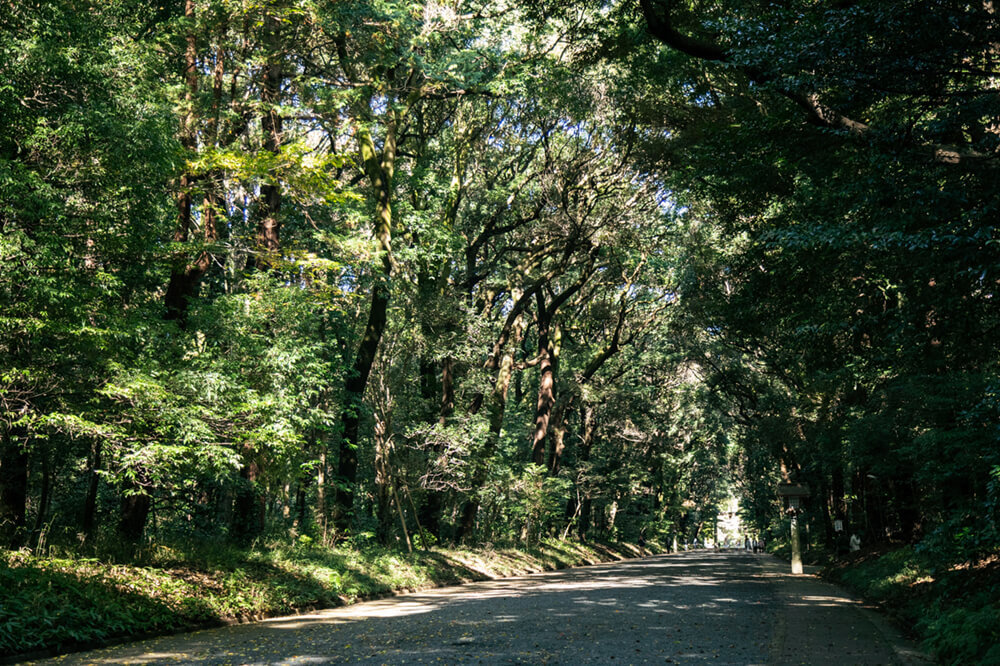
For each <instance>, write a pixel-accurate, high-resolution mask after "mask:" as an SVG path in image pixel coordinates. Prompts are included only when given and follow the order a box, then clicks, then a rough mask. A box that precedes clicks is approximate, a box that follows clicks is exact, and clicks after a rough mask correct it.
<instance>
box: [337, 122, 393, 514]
mask: <svg viewBox="0 0 1000 666" xmlns="http://www.w3.org/2000/svg"><path fill="white" fill-rule="evenodd" d="M393 113H394V114H399V113H400V112H398V111H395V112H393ZM396 126H397V120H395V119H394V120H393V121H392V122H390V123H389V126H388V128H387V131H386V138H385V143H384V145H383V148H382V154H381V159H380V158H379V155H378V152H377V151H376V149H375V144H374V142H373V141H372V137H371V133H370V132H369V131H368V130H367V129H365V128H363V127H361V128H358V130H357V132H356V138H357V142H358V147H359V149H360V150H359V152H360V153H361V159H362V163H363V164H364V167H365V172H366V174H367V175H368V179H369V182H370V183H371V186H372V190H373V193H374V195H375V240H376V242H377V243H378V248H379V252H380V253H381V255H382V261H381V273H380V274H376V276H375V285H374V287H373V288H372V300H371V306H370V308H369V310H368V321H367V323H366V324H365V330H364V334H363V335H362V336H361V344H360V345H359V347H358V351H357V353H356V354H355V355H354V364H353V367H352V368H351V370H350V372H348V374H347V378H346V380H345V382H344V408H343V412H342V416H341V441H340V459H339V461H338V465H337V476H338V477H339V483H338V484H337V495H336V508H335V513H334V523H335V525H336V526H337V529H338V530H340V531H341V532H346V531H347V530H348V529H349V528H350V525H351V520H352V518H353V513H354V485H355V483H356V482H357V475H358V450H357V449H358V434H359V430H360V427H361V405H362V399H363V398H364V393H365V387H367V386H368V377H369V375H370V374H371V370H372V365H373V364H374V362H375V354H376V352H377V351H378V346H379V343H380V342H381V340H382V334H383V333H384V332H385V327H386V321H387V319H386V315H387V311H388V308H389V279H390V278H391V277H392V269H393V258H392V177H393V172H394V170H395V164H396Z"/></svg>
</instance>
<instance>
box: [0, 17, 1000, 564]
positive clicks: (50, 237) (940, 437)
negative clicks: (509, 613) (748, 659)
mask: <svg viewBox="0 0 1000 666" xmlns="http://www.w3.org/2000/svg"><path fill="white" fill-rule="evenodd" d="M997 12H998V10H997V8H996V7H995V5H994V3H993V2H992V1H991V0H985V1H980V0H976V1H974V2H954V1H951V0H912V1H910V0H906V1H900V2H881V1H877V0H858V1H842V0H841V1H832V0H831V1H829V2H815V1H813V0H808V1H806V0H786V1H781V2H772V1H769V2H761V1H758V0H738V1H735V2H726V3H719V2H713V1H710V0H685V1H683V2H666V1H661V0H609V1H606V2H602V1H598V0H592V1H584V0H579V1H574V2H548V1H547V0H535V1H534V2H521V1H520V0H503V1H501V2H486V1H480V0H442V1H440V2H437V1H413V2H402V1H397V0H351V1H349V2H344V1H338V2H335V1H324V0H162V2H160V3H152V4H150V3H146V2H138V1H137V0H0V124H2V127H3V130H2V132H0V437H2V440H0V536H2V540H3V547H5V548H9V549H11V550H17V549H19V548H28V549H34V550H37V551H46V550H47V549H52V548H59V549H62V551H63V552H76V553H84V554H86V553H108V552H117V553H119V554H120V555H124V554H127V553H128V552H134V551H135V550H136V549H139V548H141V547H142V545H143V544H148V543H153V542H157V543H168V544H169V543H182V542H184V541H191V540H220V539H221V540H226V541H231V542H233V543H242V544H249V543H253V542H254V541H255V540H257V539H261V538H264V537H273V536H275V535H279V536H282V537H283V538H287V537H291V538H293V539H308V540H310V541H314V542H316V543H323V544H335V543H338V542H343V541H344V540H352V541H353V542H355V543H364V542H373V543H381V544H396V545H402V544H404V543H405V544H409V545H412V546H415V547H428V546H430V545H433V544H435V543H461V542H464V543H483V542H505V541H512V540H513V541H518V540H520V541H531V540H533V539H538V538H540V537H542V536H553V535H555V536H561V537H563V538H565V537H566V536H567V535H577V536H578V537H579V538H583V539H588V538H615V537H619V536H620V537H624V538H632V539H635V538H637V537H640V538H653V537H658V538H664V539H672V538H676V539H677V540H678V541H679V542H690V541H695V540H699V539H700V540H705V539H709V540H711V539H712V537H713V536H714V535H713V529H714V521H715V517H716V514H717V513H718V511H719V510H720V508H721V507H722V506H723V505H724V503H725V501H726V500H727V499H728V498H730V497H736V498H738V499H739V500H740V503H741V507H742V509H741V510H742V518H743V522H744V525H746V526H747V528H748V529H750V530H752V532H753V533H755V534H761V535H767V536H769V537H772V538H774V539H778V540H780V539H781V538H783V535H785V534H786V527H785V525H786V524H787V518H786V517H785V516H784V514H783V511H782V507H781V503H780V501H779V500H778V496H777V494H776V489H777V486H778V484H779V483H782V482H786V483H789V482H790V483H798V484H808V485H809V487H810V488H811V489H812V491H813V492H812V496H811V497H810V498H809V501H808V505H807V511H806V514H805V516H806V520H807V523H808V525H809V528H810V538H811V539H812V541H813V542H815V543H817V544H825V545H826V546H827V547H829V548H834V547H835V546H836V541H837V539H838V535H837V532H836V531H835V528H834V525H835V521H840V523H841V524H843V525H846V526H847V527H846V531H848V532H851V533H858V534H860V535H861V536H862V539H863V542H864V543H865V544H866V545H869V544H879V543H888V542H894V543H910V544H917V547H918V548H922V549H926V550H928V551H934V552H935V553H938V554H941V555H942V556H944V557H947V558H949V561H951V562H972V563H976V562H980V561H983V560H988V559H989V558H991V557H996V554H997V552H998V549H1000V527H998V519H1000V445H998V433H1000V365H998V361H1000V348H998V346H997V343H996V341H997V339H998V325H1000V310H998V307H997V306H998V303H997V297H998V293H1000V292H998V284H1000V236H998V232H997V223H998V220H1000V195H998V190H997V182H998V175H1000V171H998V163H1000V160H998V156H1000V24H998V15H997ZM783 521H785V522H783Z"/></svg>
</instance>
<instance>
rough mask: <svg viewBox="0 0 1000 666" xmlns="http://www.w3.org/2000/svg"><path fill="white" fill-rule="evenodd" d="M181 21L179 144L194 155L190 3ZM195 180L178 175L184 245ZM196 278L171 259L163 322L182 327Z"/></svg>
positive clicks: (182, 260)
mask: <svg viewBox="0 0 1000 666" xmlns="http://www.w3.org/2000/svg"><path fill="white" fill-rule="evenodd" d="M184 18H185V19H186V20H187V21H188V23H189V25H190V26H191V27H190V30H189V31H188V34H187V35H186V37H185V49H184V84H185V88H186V90H185V92H184V106H185V109H184V115H183V116H182V118H181V126H180V133H179V137H178V138H179V140H180V144H181V146H182V147H183V148H184V150H185V151H187V152H189V153H194V151H195V150H196V149H197V147H198V138H197V128H196V126H195V123H196V120H195V119H196V114H195V99H196V98H197V96H198V41H197V36H196V34H195V8H194V0H186V1H185V3H184ZM195 180H196V178H195V177H194V176H192V175H191V174H190V173H183V174H181V178H180V192H179V193H178V195H177V228H176V230H175V231H174V241H175V242H177V243H186V242H188V240H189V236H190V233H191V228H192V224H193V210H192V208H193V200H194V197H193V194H192V191H191V188H192V187H193V185H194V182H195ZM199 278H200V275H198V274H197V272H196V271H192V270H191V266H189V265H188V257H187V254H186V253H182V254H181V255H179V256H178V257H176V258H175V259H174V267H173V269H172V270H171V273H170V282H169V283H168V284H167V292H166V295H165V296H164V305H165V306H166V318H167V319H169V320H176V321H178V322H179V323H180V324H181V325H182V326H183V325H184V322H185V319H186V316H187V309H188V306H189V304H190V300H191V298H193V296H194V294H195V291H196V290H197V285H198V280H199Z"/></svg>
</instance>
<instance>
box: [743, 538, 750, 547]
mask: <svg viewBox="0 0 1000 666" xmlns="http://www.w3.org/2000/svg"><path fill="white" fill-rule="evenodd" d="M743 550H750V537H749V536H746V537H743Z"/></svg>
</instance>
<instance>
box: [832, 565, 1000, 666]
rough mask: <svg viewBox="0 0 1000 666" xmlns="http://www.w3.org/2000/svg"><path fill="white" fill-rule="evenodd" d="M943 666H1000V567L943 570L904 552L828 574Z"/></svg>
mask: <svg viewBox="0 0 1000 666" xmlns="http://www.w3.org/2000/svg"><path fill="white" fill-rule="evenodd" d="M828 575H829V577H830V578H832V579H833V580H835V581H836V582H838V583H841V584H844V585H846V586H848V587H850V588H852V589H854V590H855V591H857V592H858V593H860V594H861V595H862V596H864V597H865V598H866V599H869V600H870V601H874V602H876V603H878V604H880V605H881V606H882V607H883V608H884V609H885V610H886V611H888V612H889V613H890V614H891V615H893V616H895V618H896V619H897V620H898V621H899V623H900V624H901V625H903V626H906V627H910V628H911V630H912V631H913V632H914V633H915V634H916V637H917V638H919V639H921V640H922V641H923V643H924V646H925V647H926V648H927V649H928V650H929V651H930V652H931V653H933V654H934V656H935V657H937V658H938V659H939V660H940V661H941V662H942V663H945V664H994V665H996V664H1000V561H997V560H996V559H993V560H991V561H988V562H979V563H976V564H970V563H968V562H966V563H963V564H961V565H954V564H946V563H942V562H941V561H939V560H936V559H934V558H933V557H932V555H931V554H928V553H927V552H920V551H919V550H917V549H914V548H913V547H912V546H905V547H902V548H898V549H895V550H891V551H888V552H883V553H873V554H871V555H869V556H867V557H864V558H861V559H857V560H854V561H851V562H846V563H841V564H840V565H837V566H834V567H832V568H830V569H829V570H828Z"/></svg>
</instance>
